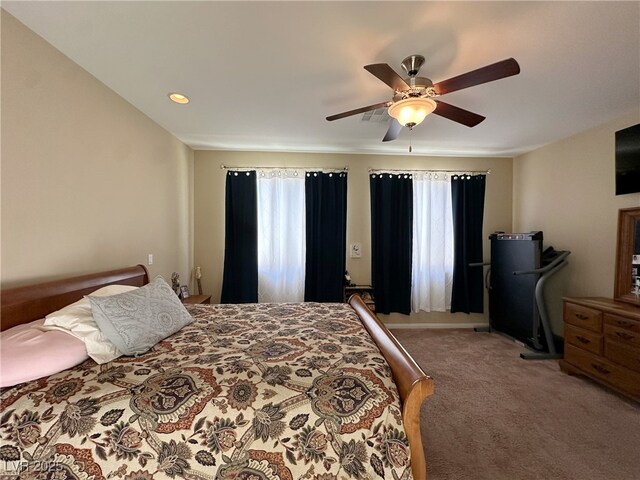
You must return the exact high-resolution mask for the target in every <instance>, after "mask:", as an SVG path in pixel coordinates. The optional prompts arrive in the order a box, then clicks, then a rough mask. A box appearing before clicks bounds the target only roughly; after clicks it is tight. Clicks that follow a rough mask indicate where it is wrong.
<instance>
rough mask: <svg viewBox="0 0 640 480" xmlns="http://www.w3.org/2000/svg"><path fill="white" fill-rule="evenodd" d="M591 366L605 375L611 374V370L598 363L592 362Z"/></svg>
mask: <svg viewBox="0 0 640 480" xmlns="http://www.w3.org/2000/svg"><path fill="white" fill-rule="evenodd" d="M591 366H592V367H593V369H594V370H595V371H597V372H600V373H602V374H604V375H609V374H610V373H611V370H607V369H606V368H604V367H603V366H602V365H598V364H597V363H592V364H591Z"/></svg>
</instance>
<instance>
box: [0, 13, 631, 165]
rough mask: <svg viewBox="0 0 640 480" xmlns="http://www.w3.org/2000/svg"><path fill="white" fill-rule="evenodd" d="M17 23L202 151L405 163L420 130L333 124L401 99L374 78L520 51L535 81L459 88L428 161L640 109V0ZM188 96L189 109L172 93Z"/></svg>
mask: <svg viewBox="0 0 640 480" xmlns="http://www.w3.org/2000/svg"><path fill="white" fill-rule="evenodd" d="M2 8H4V9H6V10H7V11H9V12H10V13H11V14H13V15H14V16H16V17H17V18H18V19H19V20H20V21H22V22H23V23H24V24H26V25H27V26H28V27H29V28H31V29H32V30H33V31H35V32H36V33H38V34H39V35H41V36H42V37H44V38H45V39H46V40H47V41H48V42H49V43H51V44H52V45H54V46H55V47H56V48H58V49H59V50H60V51H62V52H63V53H64V54H66V55H67V56H68V57H70V58H71V59H72V60H73V61H75V62H76V63H78V64H79V65H81V66H82V67H83V68H85V69H86V70H87V71H89V72H90V73H91V74H93V75H94V76H95V77H96V78H98V79H99V80H100V81H101V82H103V83H105V84H106V85H107V86H109V87H110V88H111V89H113V90H114V91H116V92H117V93H118V94H120V95H121V96H122V97H124V98H125V99H126V100H127V101H129V102H130V103H131V104H133V105H135V106H136V107H137V108H139V109H140V110H141V111H143V112H144V113H145V114H147V115H148V116H149V117H151V118H152V119H153V120H155V121H156V122H157V123H159V124H160V125H162V126H163V127H164V128H166V129H167V130H169V131H170V132H172V133H173V134H174V135H176V136H177V137H178V138H179V139H181V140H182V141H183V142H185V143H186V144H188V145H190V146H191V147H193V148H194V149H229V150H273V151H310V152H360V153H381V154H406V153H407V147H408V144H409V132H408V131H407V129H403V131H402V132H401V134H400V136H399V137H398V139H397V140H396V141H394V142H388V143H384V144H383V143H382V142H381V139H382V137H383V136H384V134H385V132H386V129H387V126H388V125H387V123H370V122H363V121H362V115H358V116H354V117H350V118H346V119H342V120H337V121H334V122H327V121H326V120H325V117H326V116H328V115H331V114H334V113H339V112H342V111H345V110H351V109H354V108H358V107H361V106H365V105H370V104H373V103H378V102H382V101H386V100H389V99H390V98H391V89H390V88H389V87H387V86H386V85H385V84H384V83H382V82H381V81H379V80H378V79H376V78H375V77H373V76H372V75H371V74H369V73H368V72H366V71H365V70H364V69H363V68H362V67H363V66H364V65H366V64H370V63H383V62H384V63H388V64H389V65H391V66H392V67H393V68H394V69H395V70H396V71H397V72H398V73H403V72H402V70H401V68H400V62H401V61H402V59H403V58H404V57H406V56H408V55H410V54H421V55H424V56H425V57H426V58H427V61H426V63H425V65H424V66H423V68H422V70H421V71H420V74H421V75H422V76H426V77H429V78H431V79H432V80H433V81H434V82H437V81H440V80H444V79H446V78H449V77H452V76H455V75H458V74H461V73H465V72H467V71H469V70H473V69H475V68H478V67H481V66H484V65H487V64H491V63H494V62H496V61H499V60H503V59H505V58H508V57H514V58H515V59H516V60H517V61H518V62H519V64H520V67H521V73H520V75H517V76H514V77H510V78H506V79H502V80H498V81H496V82H492V83H488V84H484V85H479V86H475V87H472V88H469V89H466V90H462V91H458V92H454V93H451V94H449V95H445V96H443V97H442V99H443V100H444V101H446V102H448V103H452V104H454V105H456V106H459V107H461V108H464V109H467V110H471V111H473V112H476V113H479V114H481V115H484V116H486V117H487V119H486V120H485V121H484V122H483V123H481V124H480V125H478V126H476V127H474V128H468V127H465V126H463V125H459V124H457V123H454V122H452V121H450V120H447V119H444V118H442V117H439V116H436V115H431V116H429V117H427V119H426V120H425V121H424V122H423V123H422V124H421V125H419V126H417V127H416V128H415V129H414V131H413V132H412V133H411V142H412V144H413V150H414V154H419V155H471V156H513V155H516V154H519V153H523V152H526V151H529V150H532V149H534V148H536V147H539V146H541V145H544V144H547V143H550V142H553V141H555V140H558V139H560V138H564V137H567V136H570V135H572V134H574V133H577V132H580V131H583V130H586V129H588V128H590V127H594V126H597V125H599V124H602V123H605V122H607V121H609V120H611V119H613V118H616V117H619V116H621V115H624V114H626V113H628V112H630V111H632V110H633V109H636V110H637V109H638V108H639V106H640V2H609V1H604V2H591V1H589V2H396V1H392V2H115V1H111V2H55V1H50V2H13V1H3V2H2ZM171 91H179V92H183V93H185V94H187V95H188V96H189V97H190V98H191V103H190V104H189V105H186V106H181V105H176V104H173V103H171V102H170V101H169V100H168V99H167V93H168V92H171Z"/></svg>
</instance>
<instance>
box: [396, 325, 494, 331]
mask: <svg viewBox="0 0 640 480" xmlns="http://www.w3.org/2000/svg"><path fill="white" fill-rule="evenodd" d="M385 326H386V327H387V328H388V329H389V330H393V329H398V330H400V329H409V328H415V329H427V328H433V329H435V328H469V329H471V328H476V327H488V326H489V324H488V323H385Z"/></svg>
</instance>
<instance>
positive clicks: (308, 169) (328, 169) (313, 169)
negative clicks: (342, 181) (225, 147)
mask: <svg viewBox="0 0 640 480" xmlns="http://www.w3.org/2000/svg"><path fill="white" fill-rule="evenodd" d="M220 168H221V169H222V170H237V171H239V172H247V171H251V170H303V171H305V172H317V171H321V172H348V171H349V167H347V166H344V167H289V166H280V167H233V166H229V165H220Z"/></svg>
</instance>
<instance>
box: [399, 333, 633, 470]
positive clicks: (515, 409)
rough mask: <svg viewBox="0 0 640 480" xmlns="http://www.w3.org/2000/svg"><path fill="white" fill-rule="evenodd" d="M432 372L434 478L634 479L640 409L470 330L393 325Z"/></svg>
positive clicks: (429, 440)
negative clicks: (433, 384)
mask: <svg viewBox="0 0 640 480" xmlns="http://www.w3.org/2000/svg"><path fill="white" fill-rule="evenodd" d="M393 333H394V335H396V337H397V338H398V340H400V342H401V343H402V344H403V345H404V346H405V348H406V349H407V350H408V351H409V352H410V353H411V355H413V357H414V358H415V359H416V361H417V362H418V363H419V364H420V366H422V368H423V369H424V371H425V372H426V373H427V374H428V375H430V376H431V377H433V379H434V382H435V394H434V395H433V396H431V397H430V398H429V399H428V400H427V401H426V402H425V404H424V405H423V406H422V436H423V439H424V443H425V451H426V455H427V471H428V478H429V480H444V479H447V480H457V479H465V480H466V479H474V480H480V479H487V480H489V479H491V480H498V479H508V480H529V479H535V480H552V479H562V480H570V479H580V480H638V479H640V406H639V405H638V404H636V403H633V402H631V401H628V400H625V399H623V398H622V397H620V396H618V395H616V394H613V393H611V392H610V391H608V390H606V389H604V388H602V387H599V386H597V385H596V384H594V383H592V382H590V381H588V380H586V379H584V378H582V377H570V376H568V375H566V374H564V373H562V372H560V370H559V368H558V363H557V361H553V360H544V361H531V360H522V359H520V357H519V353H520V352H521V351H522V347H520V346H518V345H516V344H515V343H513V342H512V341H510V340H508V339H506V338H504V337H502V336H500V335H498V334H495V333H494V334H489V333H475V332H473V331H472V330H394V332H393Z"/></svg>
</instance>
